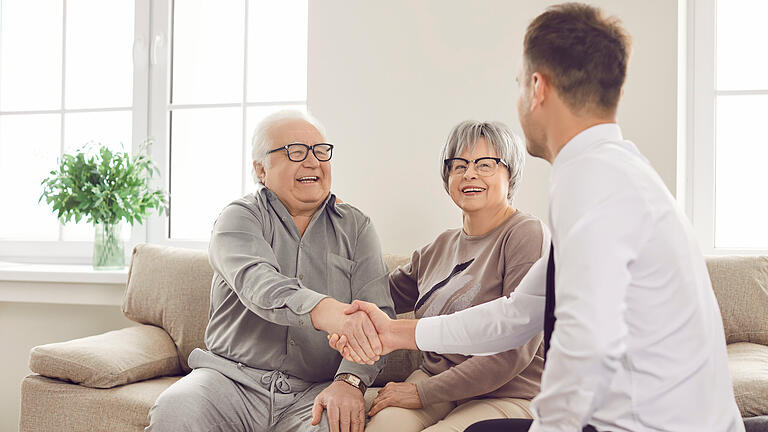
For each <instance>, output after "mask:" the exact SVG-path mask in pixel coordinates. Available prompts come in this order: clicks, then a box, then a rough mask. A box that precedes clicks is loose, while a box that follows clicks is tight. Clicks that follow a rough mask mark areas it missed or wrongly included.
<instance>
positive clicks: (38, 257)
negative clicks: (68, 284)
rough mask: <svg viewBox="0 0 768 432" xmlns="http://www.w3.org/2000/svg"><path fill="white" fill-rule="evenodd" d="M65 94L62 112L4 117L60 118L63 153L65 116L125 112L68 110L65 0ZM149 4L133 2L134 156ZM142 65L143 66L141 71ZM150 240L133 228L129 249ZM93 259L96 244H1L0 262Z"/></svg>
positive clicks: (144, 92)
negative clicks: (47, 116)
mask: <svg viewBox="0 0 768 432" xmlns="http://www.w3.org/2000/svg"><path fill="white" fill-rule="evenodd" d="M62 2H63V7H62V20H63V22H64V23H63V26H62V32H63V38H62V73H61V79H62V83H61V85H62V91H61V108H60V109H57V110H29V111H20V112H14V111H10V112H5V113H4V115H15V114H20V115H23V114H45V113H51V114H60V115H61V118H62V119H61V122H62V126H61V130H60V144H59V145H60V146H61V147H60V149H61V151H63V146H64V132H65V131H64V114H68V113H78V112H108V111H116V110H119V111H123V108H122V107H119V108H114V107H113V108H87V109H65V107H64V97H65V91H66V90H65V89H66V82H65V80H66V76H65V74H66V72H65V71H66V31H67V30H66V17H67V0H62ZM150 2H151V0H134V40H133V53H132V54H133V89H132V90H133V91H132V93H133V103H132V105H131V107H130V111H131V131H132V134H131V135H132V138H131V152H132V153H133V154H135V153H136V152H137V151H138V150H139V148H140V146H141V145H142V144H143V142H144V139H145V138H144V137H146V136H147V119H146V117H147V116H146V113H147V97H148V92H149V76H148V75H149V70H148V68H147V67H146V60H147V59H148V52H147V44H146V41H147V40H148V39H149V34H150V21H149V13H150ZM142 65H144V66H143V67H142ZM60 153H61V152H60ZM61 231H62V225H61V223H60V224H59V238H61ZM146 239H147V235H146V228H145V227H144V226H133V227H132V228H131V236H130V239H128V241H127V242H126V243H127V246H129V247H131V248H132V247H133V246H134V245H136V244H138V243H141V242H144V241H146ZM92 255H93V240H88V241H79V240H57V241H29V240H0V261H10V262H19V263H50V264H84V263H90V261H91V259H92Z"/></svg>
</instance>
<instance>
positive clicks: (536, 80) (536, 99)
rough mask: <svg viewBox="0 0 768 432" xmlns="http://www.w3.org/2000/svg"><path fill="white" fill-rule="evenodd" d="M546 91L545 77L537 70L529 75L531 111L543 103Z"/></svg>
mask: <svg viewBox="0 0 768 432" xmlns="http://www.w3.org/2000/svg"><path fill="white" fill-rule="evenodd" d="M548 91H549V82H548V81H547V79H546V77H544V75H542V74H541V73H539V72H534V73H533V75H531V111H533V110H534V109H536V107H540V106H541V105H542V104H543V103H544V99H546V97H547V92H548Z"/></svg>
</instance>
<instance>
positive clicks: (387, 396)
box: [368, 382, 422, 417]
mask: <svg viewBox="0 0 768 432" xmlns="http://www.w3.org/2000/svg"><path fill="white" fill-rule="evenodd" d="M390 406H396V407H401V408H410V409H416V408H421V407H422V405H421V398H419V391H418V390H417V389H416V384H413V383H409V382H401V383H394V382H390V383H387V385H385V386H384V388H383V389H381V390H379V395H378V396H376V399H374V400H373V405H371V410H370V411H369V412H368V415H369V416H371V417H373V416H375V415H376V414H377V413H378V412H379V411H381V410H383V409H384V408H386V407H390Z"/></svg>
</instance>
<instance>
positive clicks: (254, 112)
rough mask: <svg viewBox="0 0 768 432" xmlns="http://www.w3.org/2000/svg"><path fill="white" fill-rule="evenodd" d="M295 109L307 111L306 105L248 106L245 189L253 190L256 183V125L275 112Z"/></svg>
mask: <svg viewBox="0 0 768 432" xmlns="http://www.w3.org/2000/svg"><path fill="white" fill-rule="evenodd" d="M285 109H294V110H298V111H301V112H307V106H306V105H272V106H258V107H248V111H247V113H246V114H247V117H246V124H245V140H246V143H247V145H246V146H244V147H243V161H244V162H245V170H246V171H245V174H246V175H245V178H244V179H243V190H244V191H245V192H246V193H247V192H253V191H254V187H255V183H254V179H253V147H252V146H251V143H252V142H253V132H254V131H255V130H256V125H258V124H259V122H260V121H261V120H262V119H263V118H264V117H266V116H268V115H270V114H272V113H273V112H276V111H280V110H285Z"/></svg>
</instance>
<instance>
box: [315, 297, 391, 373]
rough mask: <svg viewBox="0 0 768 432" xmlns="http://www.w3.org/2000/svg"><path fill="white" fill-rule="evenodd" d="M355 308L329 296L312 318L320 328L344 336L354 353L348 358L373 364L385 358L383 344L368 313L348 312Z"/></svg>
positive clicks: (317, 327) (351, 352)
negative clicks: (382, 351) (382, 349)
mask: <svg viewBox="0 0 768 432" xmlns="http://www.w3.org/2000/svg"><path fill="white" fill-rule="evenodd" d="M371 304H372V303H371ZM373 306H374V307H376V305H373ZM351 308H352V306H350V305H348V304H346V303H341V302H340V301H338V300H336V299H333V298H330V297H328V298H324V299H323V300H321V301H320V303H318V304H317V306H315V307H314V309H312V311H311V312H310V313H309V315H310V318H311V319H312V325H314V326H315V328H316V329H318V330H323V331H325V332H327V333H329V334H338V335H341V336H343V337H344V341H345V343H346V344H348V345H349V347H350V352H349V353H348V354H347V355H346V356H344V358H346V359H348V360H350V361H354V362H355V363H367V364H369V365H372V364H373V363H374V362H375V361H378V360H379V356H380V355H381V348H382V347H381V341H380V340H379V336H378V333H377V331H376V328H375V327H374V325H373V323H372V322H371V320H370V318H369V316H368V314H366V313H365V312H364V311H360V312H357V311H352V312H347V311H348V310H351ZM377 310H378V308H377ZM382 313H384V312H382ZM384 316H386V314H384ZM387 319H389V317H387ZM339 352H341V351H339ZM342 354H343V353H342Z"/></svg>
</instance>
